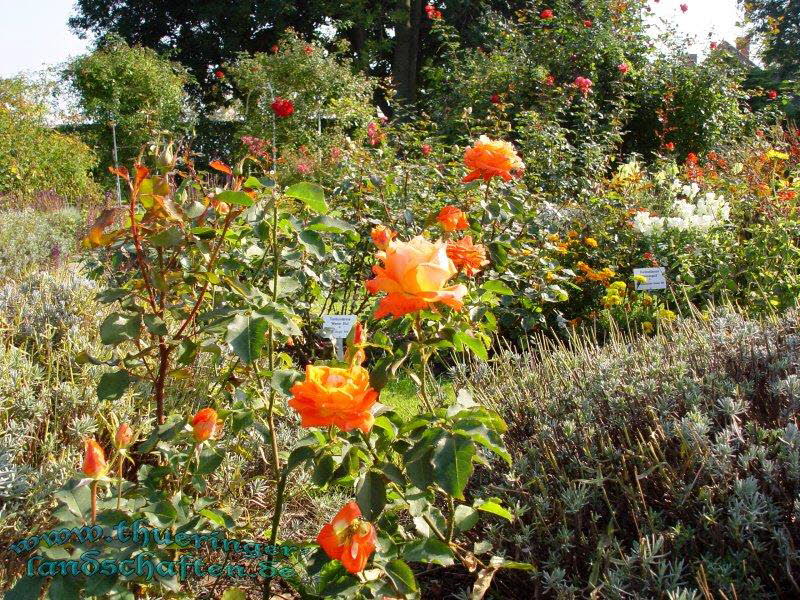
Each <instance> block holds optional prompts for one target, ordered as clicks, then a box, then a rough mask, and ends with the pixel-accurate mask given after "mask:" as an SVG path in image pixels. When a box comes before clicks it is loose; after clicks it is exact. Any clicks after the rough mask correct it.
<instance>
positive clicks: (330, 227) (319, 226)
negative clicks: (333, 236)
mask: <svg viewBox="0 0 800 600" xmlns="http://www.w3.org/2000/svg"><path fill="white" fill-rule="evenodd" d="M306 229H307V230H311V231H322V232H324V233H348V232H355V228H354V227H353V226H352V225H351V224H350V223H348V222H347V221H342V220H341V219H337V218H336V217H317V218H316V219H312V220H311V222H310V223H309V224H308V227H307V228H306Z"/></svg>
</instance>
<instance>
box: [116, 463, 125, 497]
mask: <svg viewBox="0 0 800 600" xmlns="http://www.w3.org/2000/svg"><path fill="white" fill-rule="evenodd" d="M123 460H124V457H123V456H122V454H120V455H119V467H117V479H118V481H117V510H119V507H120V503H121V502H122V462H123Z"/></svg>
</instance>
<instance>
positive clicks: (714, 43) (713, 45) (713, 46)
mask: <svg viewBox="0 0 800 600" xmlns="http://www.w3.org/2000/svg"><path fill="white" fill-rule="evenodd" d="M718 45H719V44H717V42H711V49H712V50H716V49H717V46H718Z"/></svg>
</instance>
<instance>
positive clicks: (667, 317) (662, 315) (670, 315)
mask: <svg viewBox="0 0 800 600" xmlns="http://www.w3.org/2000/svg"><path fill="white" fill-rule="evenodd" d="M656 318H658V319H662V320H664V321H674V320H675V319H676V318H677V315H676V314H675V313H674V312H672V311H671V310H669V309H666V308H660V309H659V310H658V312H656Z"/></svg>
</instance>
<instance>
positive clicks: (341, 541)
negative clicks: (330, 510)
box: [317, 502, 378, 573]
mask: <svg viewBox="0 0 800 600" xmlns="http://www.w3.org/2000/svg"><path fill="white" fill-rule="evenodd" d="M377 539H378V538H377V535H376V534H375V528H374V527H373V526H372V523H369V522H368V521H365V520H363V519H362V518H361V509H360V508H358V504H356V503H355V502H348V503H347V504H345V505H344V507H342V510H340V511H339V512H338V513H337V515H336V516H335V517H333V520H332V521H331V522H330V523H326V524H325V525H324V526H323V528H322V530H321V531H320V532H319V535H318V536H317V543H318V544H319V545H320V546H321V547H322V549H323V550H324V551H325V554H327V555H328V556H329V557H330V558H332V559H333V560H339V561H341V562H342V566H343V567H344V568H345V569H347V570H348V571H349V572H350V573H359V572H360V571H363V570H364V567H365V566H367V560H368V559H369V557H370V555H371V554H372V553H373V552H375V542H376V541H377Z"/></svg>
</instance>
